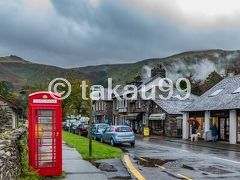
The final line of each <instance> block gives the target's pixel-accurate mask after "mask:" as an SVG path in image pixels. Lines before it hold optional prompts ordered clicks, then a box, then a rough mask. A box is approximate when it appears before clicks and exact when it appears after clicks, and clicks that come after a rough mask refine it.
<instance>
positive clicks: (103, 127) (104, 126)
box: [98, 124, 108, 129]
mask: <svg viewBox="0 0 240 180" xmlns="http://www.w3.org/2000/svg"><path fill="white" fill-rule="evenodd" d="M106 127H108V125H106V124H101V125H98V129H105V128H106Z"/></svg>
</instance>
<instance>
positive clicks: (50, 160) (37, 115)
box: [29, 101, 62, 176]
mask: <svg viewBox="0 0 240 180" xmlns="http://www.w3.org/2000/svg"><path fill="white" fill-rule="evenodd" d="M46 102H47V101H46ZM29 110H30V111H31V113H30V114H31V117H30V119H31V120H30V122H29V123H30V125H29V126H30V127H29V129H30V131H29V132H30V133H31V134H29V136H30V139H29V141H30V142H29V144H30V146H29V148H30V149H29V151H30V165H31V166H32V167H33V168H34V169H36V170H37V171H38V173H39V175H41V176H55V175H61V173H62V137H61V135H62V134H61V124H62V121H61V114H62V112H61V108H60V107H59V106H51V105H45V106H44V105H41V104H40V105H37V106H33V107H30V108H29Z"/></svg>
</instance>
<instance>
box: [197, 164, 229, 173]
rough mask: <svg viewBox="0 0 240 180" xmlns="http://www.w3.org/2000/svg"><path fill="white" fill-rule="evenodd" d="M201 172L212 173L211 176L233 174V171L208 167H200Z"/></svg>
mask: <svg viewBox="0 0 240 180" xmlns="http://www.w3.org/2000/svg"><path fill="white" fill-rule="evenodd" d="M199 170H200V171H204V172H207V173H211V174H230V173H233V172H231V171H228V170H225V169H220V168H217V167H214V166H208V167H200V168H199Z"/></svg>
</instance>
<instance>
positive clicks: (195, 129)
mask: <svg viewBox="0 0 240 180" xmlns="http://www.w3.org/2000/svg"><path fill="white" fill-rule="evenodd" d="M197 129H198V125H197V123H196V121H193V122H192V134H197Z"/></svg>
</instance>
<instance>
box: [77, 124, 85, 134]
mask: <svg viewBox="0 0 240 180" xmlns="http://www.w3.org/2000/svg"><path fill="white" fill-rule="evenodd" d="M76 134H78V135H80V136H87V135H88V124H86V123H81V124H79V125H78V127H77V128H76Z"/></svg>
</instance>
